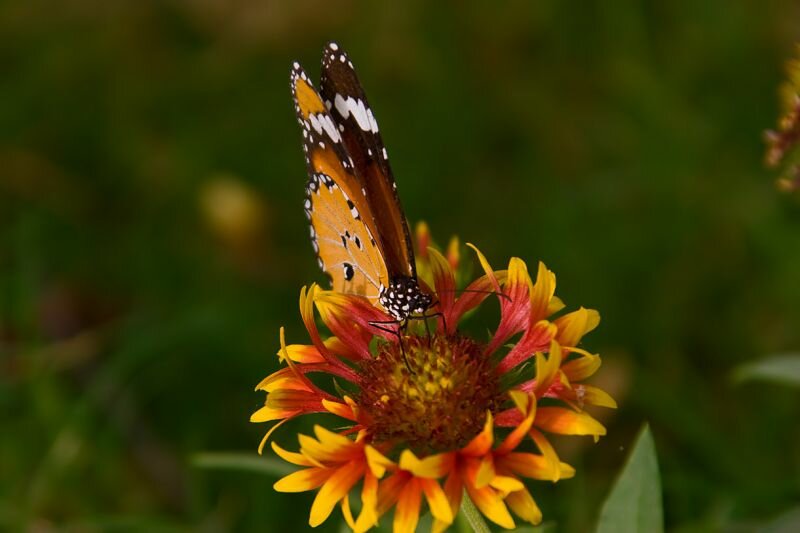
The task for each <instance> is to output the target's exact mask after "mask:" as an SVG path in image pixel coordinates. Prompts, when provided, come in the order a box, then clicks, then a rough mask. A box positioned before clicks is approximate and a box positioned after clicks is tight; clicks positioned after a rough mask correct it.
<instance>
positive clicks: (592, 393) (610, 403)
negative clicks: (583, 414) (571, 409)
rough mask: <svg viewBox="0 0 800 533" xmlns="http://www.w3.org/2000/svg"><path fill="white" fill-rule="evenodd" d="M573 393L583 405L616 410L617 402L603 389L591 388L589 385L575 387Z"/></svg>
mask: <svg viewBox="0 0 800 533" xmlns="http://www.w3.org/2000/svg"><path fill="white" fill-rule="evenodd" d="M575 392H576V394H577V396H578V398H579V399H581V400H582V401H583V403H587V404H589V405H597V406H599V407H608V408H610V409H616V408H617V402H616V401H615V400H614V398H612V397H611V395H610V394H608V393H607V392H606V391H604V390H603V389H599V388H597V387H592V386H591V385H576V386H575Z"/></svg>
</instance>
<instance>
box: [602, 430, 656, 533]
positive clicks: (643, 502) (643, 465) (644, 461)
mask: <svg viewBox="0 0 800 533" xmlns="http://www.w3.org/2000/svg"><path fill="white" fill-rule="evenodd" d="M662 531H664V519H663V514H662V509H661V479H660V476H659V474H658V460H657V459H656V447H655V444H654V442H653V436H652V435H651V434H650V428H649V427H648V426H647V424H645V425H644V426H643V427H642V429H641V431H640V432H639V436H638V437H637V438H636V443H635V444H634V446H633V450H632V451H631V454H630V455H629V456H628V460H627V461H626V463H625V466H624V467H623V468H622V472H620V474H619V477H618V478H617V481H616V482H615V483H614V487H613V488H612V489H611V494H609V496H608V498H607V499H606V501H605V503H604V504H603V509H602V511H601V512H600V520H599V521H598V524H597V532H598V533H629V532H630V533H659V532H662Z"/></svg>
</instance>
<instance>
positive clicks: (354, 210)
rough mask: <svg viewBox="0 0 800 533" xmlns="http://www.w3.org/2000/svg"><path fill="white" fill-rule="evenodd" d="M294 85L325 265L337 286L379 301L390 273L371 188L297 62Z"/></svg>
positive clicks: (309, 207)
mask: <svg viewBox="0 0 800 533" xmlns="http://www.w3.org/2000/svg"><path fill="white" fill-rule="evenodd" d="M291 85H292V94H293V96H294V102H295V110H296V112H297V120H298V122H299V123H300V126H301V127H302V128H303V150H304V151H305V153H306V164H307V167H308V175H309V181H308V185H307V187H306V194H307V197H306V201H305V210H306V215H307V216H308V218H309V220H310V222H311V242H312V245H313V246H314V251H315V252H316V253H317V258H318V260H319V263H320V267H321V268H322V270H323V271H324V272H325V273H326V274H328V275H329V276H330V278H331V281H332V285H333V289H334V290H336V291H338V292H343V293H351V294H358V295H361V296H365V297H367V298H369V299H370V301H372V302H373V303H374V304H376V305H379V304H378V297H379V294H380V293H381V291H382V290H383V288H384V287H385V286H387V285H388V273H387V270H386V264H385V262H384V260H383V256H382V254H381V252H380V250H379V248H378V244H377V243H376V241H375V235H376V234H377V233H376V228H375V227H374V218H373V216H372V213H371V212H370V210H369V204H368V203H367V200H366V198H365V196H364V195H365V191H364V189H363V188H362V187H361V185H360V182H359V180H358V178H357V177H356V175H355V173H354V172H355V171H354V169H353V161H352V159H351V158H350V156H349V154H348V153H347V149H346V148H345V146H344V144H343V143H342V137H341V134H340V129H339V127H338V126H337V124H336V123H335V122H334V121H333V119H332V118H331V116H330V114H329V112H328V109H327V107H326V106H325V104H324V103H323V102H322V99H321V98H320V96H319V94H318V93H317V91H316V90H315V89H314V88H313V87H312V86H311V83H310V81H309V80H308V77H307V76H306V74H305V72H304V71H303V70H302V69H301V68H300V65H298V64H297V63H295V64H294V68H293V69H292V74H291Z"/></svg>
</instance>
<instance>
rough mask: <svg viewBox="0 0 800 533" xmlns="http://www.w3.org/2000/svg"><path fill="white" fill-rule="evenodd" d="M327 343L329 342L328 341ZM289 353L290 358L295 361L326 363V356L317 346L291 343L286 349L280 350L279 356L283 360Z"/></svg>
mask: <svg viewBox="0 0 800 533" xmlns="http://www.w3.org/2000/svg"><path fill="white" fill-rule="evenodd" d="M326 344H327V342H326ZM285 355H288V356H289V358H290V359H291V360H292V361H294V362H295V363H324V362H325V358H324V357H322V354H321V353H319V350H318V349H317V347H316V346H309V345H307V344H290V345H288V346H287V347H286V351H285V352H284V351H283V350H278V358H279V359H280V360H281V361H282V360H283V358H284V356H285Z"/></svg>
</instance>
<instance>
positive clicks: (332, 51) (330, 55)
mask: <svg viewBox="0 0 800 533" xmlns="http://www.w3.org/2000/svg"><path fill="white" fill-rule="evenodd" d="M336 63H342V64H344V65H347V66H348V67H350V68H351V69H352V68H353V63H352V62H351V61H350V57H349V56H348V55H347V52H345V51H344V50H343V49H342V47H341V46H339V44H338V43H337V42H336V41H329V42H328V44H326V45H325V49H324V50H323V51H322V66H323V68H327V67H329V66H331V65H335V64H336Z"/></svg>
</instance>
